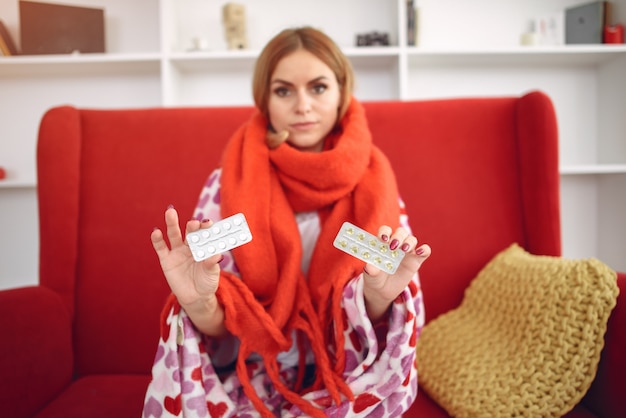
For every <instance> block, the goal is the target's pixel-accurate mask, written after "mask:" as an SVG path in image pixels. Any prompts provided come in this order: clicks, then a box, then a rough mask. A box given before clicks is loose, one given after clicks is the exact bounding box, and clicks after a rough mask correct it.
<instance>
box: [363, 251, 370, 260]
mask: <svg viewBox="0 0 626 418" xmlns="http://www.w3.org/2000/svg"><path fill="white" fill-rule="evenodd" d="M363 258H364V259H366V260H369V258H370V253H369V252H368V251H365V252H364V253H363Z"/></svg>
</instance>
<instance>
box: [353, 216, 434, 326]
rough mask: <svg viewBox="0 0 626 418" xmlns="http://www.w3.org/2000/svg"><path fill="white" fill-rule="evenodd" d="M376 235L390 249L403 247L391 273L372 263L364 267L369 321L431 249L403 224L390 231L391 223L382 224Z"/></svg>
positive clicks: (384, 309)
mask: <svg viewBox="0 0 626 418" xmlns="http://www.w3.org/2000/svg"><path fill="white" fill-rule="evenodd" d="M377 235H378V238H379V239H380V240H381V241H382V242H386V243H388V244H389V247H390V248H391V249H392V250H396V249H397V250H399V251H402V252H404V253H405V256H404V258H403V259H402V261H401V262H400V265H399V266H398V269H397V270H396V272H395V273H394V274H388V273H385V272H384V271H382V270H380V269H379V268H377V267H375V266H373V265H371V264H366V265H365V267H364V268H363V280H364V286H363V294H364V296H365V307H366V309H367V313H368V315H369V317H370V320H371V321H372V322H375V321H377V320H379V319H380V318H382V317H383V316H384V314H385V313H386V312H387V310H388V309H389V306H390V305H391V303H392V302H393V301H394V299H395V298H397V297H398V295H399V294H400V293H401V292H402V291H403V290H404V289H405V288H406V287H407V285H408V284H409V283H410V281H411V280H412V279H413V276H414V275H415V273H416V272H417V271H418V270H419V268H420V266H421V265H422V263H423V262H424V261H425V260H426V259H427V258H428V257H429V256H430V253H431V249H430V246H429V245H428V244H422V245H420V246H418V241H417V238H416V237H415V236H413V235H410V234H409V233H408V232H407V230H406V229H404V228H402V227H400V228H398V229H396V230H395V231H393V230H392V229H391V227H389V226H386V225H383V226H381V227H380V228H379V229H378V234H377Z"/></svg>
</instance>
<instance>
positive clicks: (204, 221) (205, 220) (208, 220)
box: [200, 219, 211, 223]
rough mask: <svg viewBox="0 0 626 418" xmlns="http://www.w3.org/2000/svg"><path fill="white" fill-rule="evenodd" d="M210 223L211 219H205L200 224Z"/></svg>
mask: <svg viewBox="0 0 626 418" xmlns="http://www.w3.org/2000/svg"><path fill="white" fill-rule="evenodd" d="M210 221H211V220H210V219H203V220H201V221H200V222H202V223H206V222H210Z"/></svg>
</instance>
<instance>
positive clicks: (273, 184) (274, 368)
mask: <svg viewBox="0 0 626 418" xmlns="http://www.w3.org/2000/svg"><path fill="white" fill-rule="evenodd" d="M267 126H268V121H267V120H266V119H265V118H264V117H263V116H262V115H261V114H260V113H259V112H256V113H255V114H253V115H252V117H251V118H250V120H249V121H248V122H247V123H245V124H244V125H243V126H242V127H240V129H238V130H237V131H236V132H235V134H234V135H233V137H232V138H231V139H230V141H229V143H228V145H227V147H226V149H225V152H224V155H223V168H222V170H223V171H222V188H221V211H222V215H223V216H224V217H226V216H229V215H232V214H234V213H237V212H243V213H244V214H245V216H246V218H247V220H248V224H249V225H250V229H251V231H252V236H253V240H252V242H250V243H249V244H246V245H244V246H241V247H239V248H236V249H235V250H234V251H233V255H234V257H235V260H236V264H237V266H238V268H239V270H240V273H241V278H239V277H236V276H234V275H232V274H229V273H227V272H222V277H221V279H220V286H219V290H218V293H217V296H218V298H219V300H220V302H221V303H222V304H223V306H224V309H225V315H226V327H227V329H228V330H229V331H230V332H231V333H232V334H234V335H235V336H237V337H238V338H239V339H240V340H241V346H240V351H239V354H238V360H237V373H238V376H239V379H240V381H241V382H242V386H243V388H244V391H245V393H246V395H247V396H248V397H249V398H250V399H251V400H252V402H253V403H254V405H255V407H256V408H257V409H258V410H259V411H260V412H261V413H263V415H264V416H272V415H271V414H270V413H269V410H268V409H267V408H266V407H265V406H264V405H263V404H262V402H261V401H260V399H259V398H258V396H257V395H256V394H255V393H254V390H253V389H252V386H251V385H250V381H249V376H248V373H247V371H246V367H245V359H246V358H247V357H248V356H249V354H250V353H251V352H256V353H258V354H260V355H261V357H262V358H263V360H264V363H265V366H266V369H267V372H268V375H269V377H270V378H271V379H272V381H273V383H274V385H275V387H276V389H277V390H278V391H279V392H280V393H281V394H282V395H283V396H284V397H285V399H286V400H288V401H289V402H291V403H292V404H294V405H297V406H298V407H300V409H301V410H302V411H303V412H305V413H307V414H309V415H312V416H320V415H321V411H320V410H319V409H317V408H315V407H314V406H312V405H311V404H310V403H309V402H307V401H305V400H304V399H302V397H301V395H302V394H303V388H302V387H301V384H302V378H303V370H304V369H305V367H304V365H305V363H304V362H305V358H304V355H305V350H304V347H303V339H304V338H303V337H306V338H308V342H309V343H310V344H311V348H312V351H313V353H314V355H315V363H316V378H315V383H314V384H313V386H312V387H310V388H308V390H314V389H322V388H325V389H326V390H327V391H328V392H329V395H330V396H331V397H332V399H333V400H334V401H335V402H336V403H337V404H339V403H340V402H341V395H342V394H343V395H344V396H345V397H347V398H348V399H351V400H352V399H353V396H352V392H351V391H350V389H349V387H348V386H347V384H346V383H345V382H344V380H343V378H342V372H343V371H344V367H345V356H344V350H343V346H344V334H343V332H344V329H345V325H346V324H345V318H344V317H343V315H342V308H341V300H342V291H343V288H344V286H345V284H346V283H347V282H348V281H349V280H350V279H352V278H354V277H357V276H358V275H359V274H360V273H361V272H362V271H363V263H362V262H360V261H359V260H357V259H355V258H353V257H350V256H348V255H346V254H344V253H343V252H341V251H338V250H337V249H335V248H334V247H333V245H332V242H333V240H334V238H335V236H336V234H337V232H338V231H339V229H340V227H341V224H342V223H343V222H344V221H350V222H352V223H354V224H356V225H358V226H360V227H361V228H363V229H365V230H368V231H371V232H372V233H376V231H377V230H378V228H379V226H380V225H383V224H386V225H390V226H391V227H393V228H395V227H396V226H397V225H398V223H399V213H400V212H399V205H398V194H397V187H396V180H395V177H394V174H393V171H392V169H391V167H390V165H389V162H388V160H387V159H386V157H385V156H384V155H383V154H382V152H381V151H380V150H379V149H378V148H377V147H376V146H375V145H374V144H373V143H372V138H371V134H370V132H369V128H368V125H367V121H366V118H365V111H364V109H363V107H362V105H361V104H360V103H359V102H358V101H356V99H354V98H353V99H352V100H351V104H350V106H349V108H348V111H347V113H346V115H345V116H344V118H343V119H342V121H341V124H340V126H339V129H338V130H337V131H336V132H335V133H333V134H331V135H330V136H329V137H328V138H326V142H325V150H324V151H322V152H320V153H310V152H301V151H298V150H297V149H295V148H293V147H291V146H290V145H289V144H287V143H283V144H281V145H279V146H278V147H277V148H275V149H270V148H269V147H268V146H267V143H266V135H267ZM313 210H315V211H318V213H319V215H320V220H321V231H320V235H319V238H318V241H317V244H316V246H315V249H314V251H313V255H312V260H311V264H310V269H309V272H308V275H307V277H305V276H304V274H303V273H302V271H301V267H300V262H301V258H302V248H301V245H300V236H299V232H298V227H297V223H296V220H295V217H294V213H297V212H305V211H313ZM294 330H295V331H297V335H298V338H297V339H296V341H297V342H298V344H299V348H300V367H299V370H300V373H299V376H298V382H297V384H296V387H295V388H292V389H290V388H288V387H287V385H286V384H285V383H284V382H282V381H281V378H280V376H279V369H280V365H279V364H278V362H277V361H276V355H277V354H278V353H279V352H281V351H285V350H288V349H289V348H290V347H291V345H292V341H291V337H292V334H293V331H294Z"/></svg>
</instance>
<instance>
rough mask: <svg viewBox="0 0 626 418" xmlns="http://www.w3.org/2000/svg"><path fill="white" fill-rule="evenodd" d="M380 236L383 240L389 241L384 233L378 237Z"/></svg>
mask: <svg viewBox="0 0 626 418" xmlns="http://www.w3.org/2000/svg"><path fill="white" fill-rule="evenodd" d="M380 238H381V239H382V240H383V241H384V242H387V241H389V235H385V234H383V236H382V237H380Z"/></svg>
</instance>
